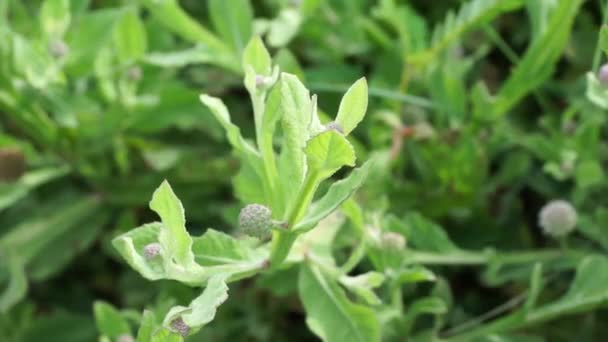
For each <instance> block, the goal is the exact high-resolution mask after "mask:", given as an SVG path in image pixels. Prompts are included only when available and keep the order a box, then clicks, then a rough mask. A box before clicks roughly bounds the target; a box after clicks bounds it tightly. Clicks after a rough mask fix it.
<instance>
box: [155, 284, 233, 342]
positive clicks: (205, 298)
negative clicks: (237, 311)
mask: <svg viewBox="0 0 608 342" xmlns="http://www.w3.org/2000/svg"><path fill="white" fill-rule="evenodd" d="M226 299H228V286H227V285H226V278H225V276H224V275H217V276H213V277H211V278H209V282H208V283H207V286H206V287H205V290H204V291H203V293H202V294H201V295H200V296H198V297H197V298H195V299H194V300H193V301H192V302H191V303H190V305H188V307H184V306H176V307H173V308H171V310H169V312H168V313H167V316H166V317H165V320H164V325H165V326H167V327H170V325H171V322H173V320H174V319H176V318H178V317H181V318H182V319H183V321H184V323H186V325H188V327H190V328H191V333H192V332H193V330H194V331H196V330H198V329H200V328H201V327H203V326H204V325H206V324H207V323H209V322H211V321H212V320H213V318H214V317H215V313H216V311H217V308H218V307H219V306H220V305H222V303H224V302H225V301H226Z"/></svg>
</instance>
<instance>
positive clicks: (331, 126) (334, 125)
mask: <svg viewBox="0 0 608 342" xmlns="http://www.w3.org/2000/svg"><path fill="white" fill-rule="evenodd" d="M325 129H327V130H328V131H329V130H332V129H333V130H334V131H336V132H338V133H341V134H344V130H343V129H342V127H340V124H339V123H337V122H335V121H332V122H330V123H328V124H327V125H325Z"/></svg>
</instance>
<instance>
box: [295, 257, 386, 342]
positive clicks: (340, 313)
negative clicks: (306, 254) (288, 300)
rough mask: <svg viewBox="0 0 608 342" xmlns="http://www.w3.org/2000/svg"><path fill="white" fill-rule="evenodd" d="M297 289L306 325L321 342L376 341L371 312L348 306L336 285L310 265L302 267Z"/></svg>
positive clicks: (376, 328)
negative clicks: (304, 312) (304, 311)
mask: <svg viewBox="0 0 608 342" xmlns="http://www.w3.org/2000/svg"><path fill="white" fill-rule="evenodd" d="M298 288H299V293H300V298H301V299H302V304H303V305H304V309H305V310H306V323H307V324H308V326H309V328H310V329H311V330H312V331H313V332H314V333H315V334H316V335H317V336H319V337H320V338H321V339H322V340H323V341H327V342H343V341H350V342H374V341H380V324H379V322H378V319H377V318H376V315H375V313H374V311H373V310H372V309H370V308H368V307H366V306H363V305H358V304H354V303H352V302H351V301H350V300H349V299H348V297H346V295H345V294H344V291H343V290H342V289H341V288H340V286H339V285H338V284H337V283H336V282H335V281H333V280H332V279H329V277H327V276H325V275H324V274H323V273H322V272H321V271H320V270H319V269H318V268H316V267H315V266H314V265H310V264H304V265H302V268H301V270H300V279H299V284H298Z"/></svg>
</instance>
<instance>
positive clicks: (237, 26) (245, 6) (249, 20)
mask: <svg viewBox="0 0 608 342" xmlns="http://www.w3.org/2000/svg"><path fill="white" fill-rule="evenodd" d="M208 4H209V16H210V17H211V22H213V26H214V27H215V30H216V31H217V32H218V33H219V35H220V37H221V38H223V39H222V40H223V41H224V42H228V43H230V46H231V47H232V49H233V50H234V51H235V52H237V53H238V54H239V55H240V54H241V52H242V51H243V49H244V48H245V45H246V44H247V42H248V41H249V38H250V37H251V34H252V31H253V9H252V8H251V3H250V1H249V0H230V1H224V0H209V2H208Z"/></svg>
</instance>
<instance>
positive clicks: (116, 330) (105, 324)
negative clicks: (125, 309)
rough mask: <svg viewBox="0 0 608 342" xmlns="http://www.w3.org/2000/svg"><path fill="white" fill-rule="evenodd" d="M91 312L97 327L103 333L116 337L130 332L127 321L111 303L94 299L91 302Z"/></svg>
mask: <svg viewBox="0 0 608 342" xmlns="http://www.w3.org/2000/svg"><path fill="white" fill-rule="evenodd" d="M93 313H94V315H95V322H96V323H97V329H98V330H99V332H100V333H102V334H103V335H106V336H108V337H111V338H116V337H118V336H120V335H123V334H131V329H130V328H129V323H127V320H126V319H125V318H124V317H123V316H122V315H121V314H120V312H119V311H118V310H116V308H114V307H113V306H112V305H110V304H108V303H106V302H102V301H96V302H95V303H94V304H93Z"/></svg>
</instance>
